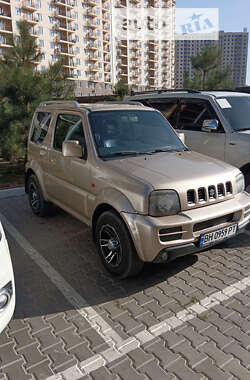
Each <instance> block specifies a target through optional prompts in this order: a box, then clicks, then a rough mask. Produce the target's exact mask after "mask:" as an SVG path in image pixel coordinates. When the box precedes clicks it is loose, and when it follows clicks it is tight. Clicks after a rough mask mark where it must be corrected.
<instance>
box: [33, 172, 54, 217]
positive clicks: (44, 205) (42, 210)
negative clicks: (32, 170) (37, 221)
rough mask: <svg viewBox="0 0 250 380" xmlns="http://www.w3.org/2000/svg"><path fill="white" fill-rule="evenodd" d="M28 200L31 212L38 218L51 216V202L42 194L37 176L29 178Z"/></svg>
mask: <svg viewBox="0 0 250 380" xmlns="http://www.w3.org/2000/svg"><path fill="white" fill-rule="evenodd" d="M27 188H28V198H29V204H30V207H31V210H32V211H33V213H34V214H35V215H37V216H41V217H44V216H47V215H48V214H49V208H50V207H49V206H50V205H49V202H47V201H46V200H45V199H44V197H43V193H42V189H41V186H40V184H39V182H38V179H37V177H36V176H35V175H33V174H32V175H31V176H30V177H29V178H28V186H27Z"/></svg>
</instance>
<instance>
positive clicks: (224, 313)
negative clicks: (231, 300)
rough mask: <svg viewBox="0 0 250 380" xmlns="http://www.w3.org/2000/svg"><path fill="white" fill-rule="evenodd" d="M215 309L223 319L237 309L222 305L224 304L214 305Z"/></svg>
mask: <svg viewBox="0 0 250 380" xmlns="http://www.w3.org/2000/svg"><path fill="white" fill-rule="evenodd" d="M213 311H215V312H216V313H217V314H218V315H219V316H220V318H222V319H226V318H228V317H229V316H230V315H231V314H233V313H235V311H234V310H232V309H231V308H230V307H226V306H225V305H222V304H219V305H215V306H214V307H213Z"/></svg>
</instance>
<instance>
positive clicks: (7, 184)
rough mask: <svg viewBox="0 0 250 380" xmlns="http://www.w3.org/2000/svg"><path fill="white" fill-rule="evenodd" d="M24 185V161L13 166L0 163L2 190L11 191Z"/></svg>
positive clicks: (0, 187)
mask: <svg viewBox="0 0 250 380" xmlns="http://www.w3.org/2000/svg"><path fill="white" fill-rule="evenodd" d="M23 185H24V163H23V161H21V162H18V163H15V164H11V163H9V162H4V161H0V189H9V188H11V187H18V186H23Z"/></svg>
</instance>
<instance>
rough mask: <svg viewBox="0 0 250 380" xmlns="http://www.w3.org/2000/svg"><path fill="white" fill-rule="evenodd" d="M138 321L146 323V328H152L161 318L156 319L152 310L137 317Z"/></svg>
mask: <svg viewBox="0 0 250 380" xmlns="http://www.w3.org/2000/svg"><path fill="white" fill-rule="evenodd" d="M135 319H136V320H137V321H138V322H140V323H141V324H143V325H145V326H146V328H150V327H151V326H154V325H156V324H157V323H159V320H158V319H156V318H155V317H154V316H153V313H152V312H151V311H148V312H147V313H145V314H143V315H139V316H137V317H136V318H135Z"/></svg>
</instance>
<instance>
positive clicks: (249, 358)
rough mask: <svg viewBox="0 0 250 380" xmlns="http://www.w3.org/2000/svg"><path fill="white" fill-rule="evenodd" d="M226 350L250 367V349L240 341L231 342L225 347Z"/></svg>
mask: <svg viewBox="0 0 250 380" xmlns="http://www.w3.org/2000/svg"><path fill="white" fill-rule="evenodd" d="M224 352H227V353H229V354H232V355H233V356H234V357H236V358H237V359H239V360H240V362H241V364H242V365H244V366H245V367H248V366H249V365H250V355H249V350H246V349H244V348H243V347H242V346H240V345H239V344H238V343H236V342H233V343H231V344H230V345H229V346H227V347H225V348H224Z"/></svg>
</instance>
